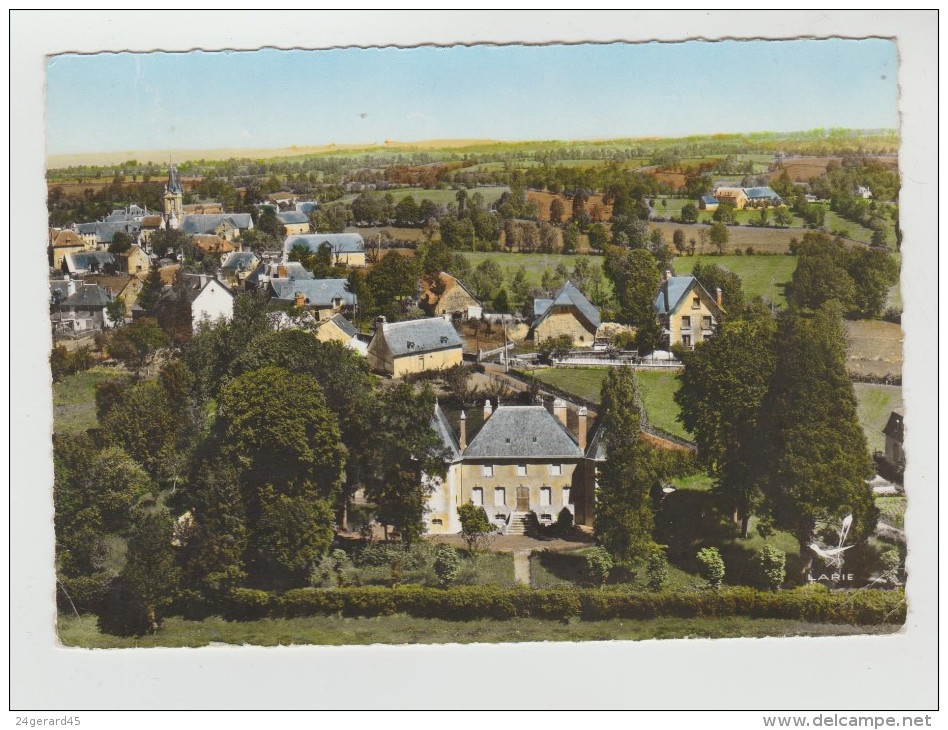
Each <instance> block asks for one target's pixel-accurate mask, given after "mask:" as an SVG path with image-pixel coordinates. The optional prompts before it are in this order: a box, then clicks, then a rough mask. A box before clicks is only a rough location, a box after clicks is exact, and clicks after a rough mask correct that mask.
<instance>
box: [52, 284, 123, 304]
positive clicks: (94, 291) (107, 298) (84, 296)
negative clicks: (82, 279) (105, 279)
mask: <svg viewBox="0 0 948 730" xmlns="http://www.w3.org/2000/svg"><path fill="white" fill-rule="evenodd" d="M111 301H112V297H111V295H110V294H109V293H108V292H107V291H106V290H105V289H103V288H102V287H101V286H99V285H98V284H84V285H83V286H80V287H79V288H78V289H77V290H76V291H75V293H74V294H72V295H71V296H69V297H68V298H67V299H66V300H65V301H64V302H63V303H62V304H60V305H59V306H60V307H82V308H92V307H105V306H106V305H108V304H109V302H111Z"/></svg>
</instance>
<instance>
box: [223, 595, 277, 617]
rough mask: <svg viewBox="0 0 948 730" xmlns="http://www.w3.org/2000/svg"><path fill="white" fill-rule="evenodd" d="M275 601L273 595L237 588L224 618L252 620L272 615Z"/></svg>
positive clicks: (226, 608) (225, 610) (227, 604)
mask: <svg viewBox="0 0 948 730" xmlns="http://www.w3.org/2000/svg"><path fill="white" fill-rule="evenodd" d="M274 603H275V599H274V596H273V594H272V593H270V592H268V591H261V590H257V589H255V588H235V589H234V590H233V591H231V594H230V600H229V601H227V602H226V604H225V606H224V611H223V612H222V613H223V615H224V618H227V619H240V620H244V621H246V620H252V619H258V618H265V617H267V616H269V615H270V612H271V610H272V608H273V604H274Z"/></svg>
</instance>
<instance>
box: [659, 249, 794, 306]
mask: <svg viewBox="0 0 948 730" xmlns="http://www.w3.org/2000/svg"><path fill="white" fill-rule="evenodd" d="M698 261H701V262H702V263H704V264H717V265H718V266H720V267H722V268H725V269H727V270H728V271H733V272H734V273H735V274H737V275H738V276H739V277H741V283H742V286H743V288H744V294H745V295H746V296H747V297H748V298H750V297H755V296H761V297H764V299H766V300H771V299H773V300H774V301H775V302H776V304H777V306H778V307H782V306H784V305H786V303H787V298H786V296H785V295H784V290H783V287H782V286H781V284H786V283H787V282H789V281H790V278H791V277H792V276H793V270H794V269H795V268H796V267H797V257H796V256H694V257H692V256H677V257H675V273H676V274H679V275H680V274H690V273H691V271H692V269H693V268H694V265H695V263H696V262H698Z"/></svg>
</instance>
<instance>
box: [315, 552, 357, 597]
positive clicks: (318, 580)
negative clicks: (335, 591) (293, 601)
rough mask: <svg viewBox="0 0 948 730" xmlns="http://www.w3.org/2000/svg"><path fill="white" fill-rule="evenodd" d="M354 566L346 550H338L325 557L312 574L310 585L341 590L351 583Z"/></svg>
mask: <svg viewBox="0 0 948 730" xmlns="http://www.w3.org/2000/svg"><path fill="white" fill-rule="evenodd" d="M352 569H353V565H352V561H351V560H349V556H348V555H346V553H345V551H344V550H340V549H339V548H336V549H335V550H332V551H331V552H330V553H329V554H328V555H324V556H323V557H322V559H321V560H320V561H319V563H317V564H316V566H315V567H314V568H313V570H312V571H311V572H310V576H309V582H310V585H312V586H315V587H317V588H341V587H343V586H346V585H348V584H349V583H350V582H351V573H352Z"/></svg>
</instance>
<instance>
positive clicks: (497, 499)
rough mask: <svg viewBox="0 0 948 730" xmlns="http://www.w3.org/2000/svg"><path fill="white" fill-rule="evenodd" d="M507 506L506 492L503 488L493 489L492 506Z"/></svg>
mask: <svg viewBox="0 0 948 730" xmlns="http://www.w3.org/2000/svg"><path fill="white" fill-rule="evenodd" d="M506 504H507V490H506V489H504V488H503V487H496V488H495V489H494V506H495V507H501V506H504V505H506Z"/></svg>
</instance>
